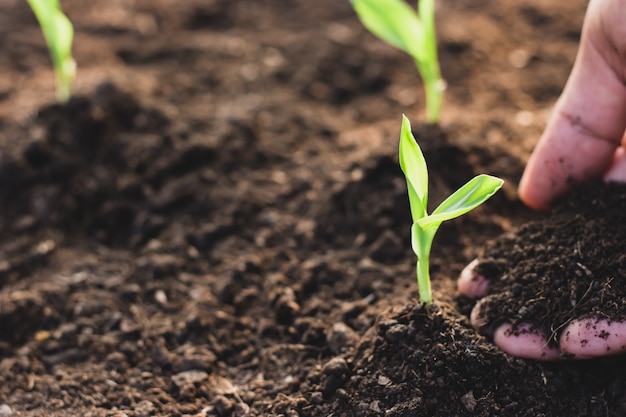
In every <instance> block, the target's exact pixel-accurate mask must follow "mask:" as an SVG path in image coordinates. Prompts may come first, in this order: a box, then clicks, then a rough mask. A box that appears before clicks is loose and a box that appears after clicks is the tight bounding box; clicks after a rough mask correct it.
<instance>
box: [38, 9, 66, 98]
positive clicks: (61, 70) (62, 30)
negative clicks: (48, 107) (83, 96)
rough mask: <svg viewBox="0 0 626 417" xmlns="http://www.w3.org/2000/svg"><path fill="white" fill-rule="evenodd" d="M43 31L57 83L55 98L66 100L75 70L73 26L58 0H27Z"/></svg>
mask: <svg viewBox="0 0 626 417" xmlns="http://www.w3.org/2000/svg"><path fill="white" fill-rule="evenodd" d="M28 4H30V7H31V9H32V10H33V13H34V14H35V17H36V18H37V20H38V21H39V25H40V26H41V30H42V32H43V35H44V38H45V39H46V43H47V44H48V50H49V51H50V57H51V58H52V64H53V65H54V72H55V76H56V83H57V99H58V100H59V101H61V102H66V101H67V100H68V99H69V97H70V94H71V84H72V80H73V78H74V74H75V72H76V63H75V62H74V59H73V58H72V40H73V38H74V27H73V26H72V23H71V22H70V20H69V19H68V18H67V17H66V16H65V15H64V14H63V12H62V11H61V5H60V4H59V1H58V0H28Z"/></svg>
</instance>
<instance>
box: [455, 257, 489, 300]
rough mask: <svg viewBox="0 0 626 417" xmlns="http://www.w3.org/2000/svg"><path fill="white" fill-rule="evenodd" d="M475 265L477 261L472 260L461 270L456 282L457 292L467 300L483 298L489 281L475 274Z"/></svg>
mask: <svg viewBox="0 0 626 417" xmlns="http://www.w3.org/2000/svg"><path fill="white" fill-rule="evenodd" d="M477 265H478V259H474V260H473V261H472V262H470V263H469V264H468V265H467V266H466V267H465V268H463V271H461V274H460V275H459V278H458V280H457V287H458V290H459V292H460V293H461V294H463V295H464V296H465V297H467V298H481V297H484V296H485V294H487V289H488V288H489V280H488V279H487V278H485V277H484V276H483V275H481V274H478V273H477V272H476V266H477Z"/></svg>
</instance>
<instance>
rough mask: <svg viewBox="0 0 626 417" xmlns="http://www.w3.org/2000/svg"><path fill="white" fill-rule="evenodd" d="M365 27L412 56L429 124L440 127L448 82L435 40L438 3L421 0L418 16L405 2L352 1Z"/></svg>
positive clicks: (394, 0)
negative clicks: (440, 62)
mask: <svg viewBox="0 0 626 417" xmlns="http://www.w3.org/2000/svg"><path fill="white" fill-rule="evenodd" d="M350 2H351V3H352V7H353V8H354V10H355V11H356V13H357V15H358V16H359V19H360V20H361V22H362V23H363V25H364V26H365V27H366V28H367V29H368V30H369V31H370V32H372V33H373V34H374V35H376V36H377V37H379V38H380V39H382V40H383V41H385V42H387V43H389V44H391V45H393V46H395V47H396V48H399V49H401V50H403V51H404V52H406V53H407V54H409V55H410V56H411V57H412V58H413V60H414V61H415V65H416V66H417V69H418V71H419V73H420V75H421V77H422V80H423V81H424V91H425V95H426V120H427V121H428V123H431V124H437V123H439V113H440V110H441V102H442V97H443V90H444V89H445V81H444V80H443V79H442V78H441V73H440V70H439V61H438V58H437V38H436V36H435V1H434V0H419V2H418V6H417V7H418V12H416V11H415V10H413V9H412V8H411V7H410V6H409V5H408V4H406V3H405V2H404V0H350Z"/></svg>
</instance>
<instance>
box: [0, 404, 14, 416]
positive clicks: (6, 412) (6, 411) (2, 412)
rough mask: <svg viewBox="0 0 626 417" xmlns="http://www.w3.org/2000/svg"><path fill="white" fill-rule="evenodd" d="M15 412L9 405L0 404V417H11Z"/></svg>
mask: <svg viewBox="0 0 626 417" xmlns="http://www.w3.org/2000/svg"><path fill="white" fill-rule="evenodd" d="M12 415H13V410H12V409H11V407H9V405H8V404H0V417H11V416H12Z"/></svg>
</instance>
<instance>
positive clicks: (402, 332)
mask: <svg viewBox="0 0 626 417" xmlns="http://www.w3.org/2000/svg"><path fill="white" fill-rule="evenodd" d="M407 331H408V326H407V325H406V324H394V325H393V326H391V327H390V328H389V329H387V331H386V332H385V338H386V339H387V340H389V341H390V342H397V341H399V340H402V339H405V338H406V334H407Z"/></svg>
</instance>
